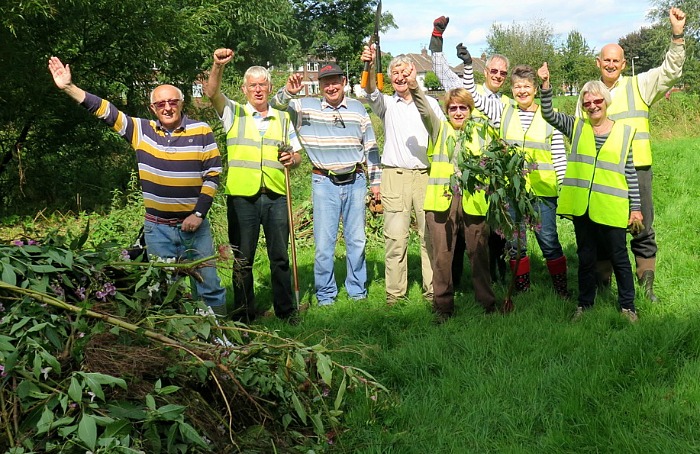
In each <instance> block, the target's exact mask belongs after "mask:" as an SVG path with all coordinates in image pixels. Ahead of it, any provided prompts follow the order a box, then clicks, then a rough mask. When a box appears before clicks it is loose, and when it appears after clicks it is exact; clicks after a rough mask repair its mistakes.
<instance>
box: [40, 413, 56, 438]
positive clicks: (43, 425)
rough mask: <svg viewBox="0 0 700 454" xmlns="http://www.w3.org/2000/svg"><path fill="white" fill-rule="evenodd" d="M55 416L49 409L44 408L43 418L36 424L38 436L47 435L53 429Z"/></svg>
mask: <svg viewBox="0 0 700 454" xmlns="http://www.w3.org/2000/svg"><path fill="white" fill-rule="evenodd" d="M53 419H54V414H53V412H52V411H51V410H49V409H48V407H44V411H43V412H42V413H41V418H40V419H39V422H37V423H36V434H37V435H41V434H43V433H46V432H48V431H49V429H50V428H51V423H52V422H53Z"/></svg>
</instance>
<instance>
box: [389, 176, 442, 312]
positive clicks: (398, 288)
mask: <svg viewBox="0 0 700 454" xmlns="http://www.w3.org/2000/svg"><path fill="white" fill-rule="evenodd" d="M427 186H428V171H427V170H410V169H399V168H393V167H387V168H384V170H383V171H382V183H381V187H380V191H381V195H382V205H383V207H384V246H385V252H386V260H385V262H384V265H385V273H384V278H385V283H386V295H387V298H388V299H396V298H401V297H403V296H405V295H406V291H407V288H408V239H409V236H410V235H409V233H410V229H411V209H413V211H415V213H416V224H417V227H418V237H419V238H420V256H421V274H422V278H423V279H422V280H423V295H424V296H426V297H427V298H432V294H433V269H432V266H431V263H430V262H431V260H430V254H431V248H430V247H429V246H428V244H429V238H428V231H427V229H426V226H425V212H424V211H423V203H424V201H425V191H426V188H427Z"/></svg>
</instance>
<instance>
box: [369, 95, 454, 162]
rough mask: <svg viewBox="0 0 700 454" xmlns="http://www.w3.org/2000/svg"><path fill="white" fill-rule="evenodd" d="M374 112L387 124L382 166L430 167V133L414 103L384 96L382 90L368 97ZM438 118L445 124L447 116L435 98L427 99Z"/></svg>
mask: <svg viewBox="0 0 700 454" xmlns="http://www.w3.org/2000/svg"><path fill="white" fill-rule="evenodd" d="M367 100H368V101H369V105H370V106H371V107H372V110H373V111H374V113H375V114H376V115H377V116H378V117H379V118H381V119H382V121H383V122H384V150H383V151H382V165H384V166H385V167H399V168H402V169H427V168H428V167H430V164H429V163H428V156H427V154H426V150H427V148H428V131H427V130H426V129H425V126H424V125H423V121H422V120H421V117H420V113H419V112H418V109H417V108H416V104H415V103H414V102H413V100H408V101H406V100H405V99H403V98H402V97H401V96H399V95H397V94H394V95H393V96H389V95H385V94H383V93H381V92H380V91H379V90H376V89H375V91H374V92H373V93H370V94H368V95H367ZM427 100H428V103H429V104H430V107H431V108H432V109H433V111H434V112H435V115H437V116H438V118H439V119H440V120H441V121H442V120H444V119H445V115H444V114H443V113H442V110H441V109H440V104H439V103H438V102H437V100H436V99H434V98H432V97H427Z"/></svg>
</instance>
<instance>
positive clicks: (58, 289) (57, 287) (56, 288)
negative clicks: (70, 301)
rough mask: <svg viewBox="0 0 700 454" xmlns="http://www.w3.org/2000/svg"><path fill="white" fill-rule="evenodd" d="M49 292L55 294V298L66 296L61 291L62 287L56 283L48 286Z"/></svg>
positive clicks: (63, 291)
mask: <svg viewBox="0 0 700 454" xmlns="http://www.w3.org/2000/svg"><path fill="white" fill-rule="evenodd" d="M50 287H51V290H52V291H53V292H54V293H55V294H56V296H57V297H59V298H63V297H64V296H65V294H66V292H65V290H63V287H61V286H60V285H58V284H57V283H55V282H54V283H53V284H51V285H50Z"/></svg>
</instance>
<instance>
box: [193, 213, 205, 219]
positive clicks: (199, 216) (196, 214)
mask: <svg viewBox="0 0 700 454" xmlns="http://www.w3.org/2000/svg"><path fill="white" fill-rule="evenodd" d="M192 214H194V215H195V216H197V217H198V218H199V219H202V218H203V217H204V216H202V213H200V212H199V211H195V212H194V213H192Z"/></svg>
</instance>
